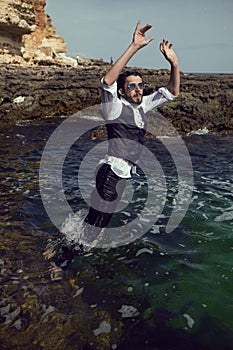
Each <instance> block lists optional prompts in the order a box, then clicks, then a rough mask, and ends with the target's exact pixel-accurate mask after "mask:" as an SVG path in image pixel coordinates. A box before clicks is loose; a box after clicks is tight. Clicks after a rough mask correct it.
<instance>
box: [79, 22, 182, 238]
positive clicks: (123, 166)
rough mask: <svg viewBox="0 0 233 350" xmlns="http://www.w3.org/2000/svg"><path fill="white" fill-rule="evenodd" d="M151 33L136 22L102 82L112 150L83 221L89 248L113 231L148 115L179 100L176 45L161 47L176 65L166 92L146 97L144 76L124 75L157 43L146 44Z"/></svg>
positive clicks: (98, 174) (102, 165)
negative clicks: (146, 48) (126, 44)
mask: <svg viewBox="0 0 233 350" xmlns="http://www.w3.org/2000/svg"><path fill="white" fill-rule="evenodd" d="M151 27H152V26H151V25H150V24H147V25H145V26H144V27H143V28H140V21H138V22H137V26H136V29H135V31H134V35H133V40H132V42H131V44H130V45H129V47H128V48H127V49H126V51H125V52H124V53H123V54H122V55H121V56H120V58H119V59H118V60H117V61H116V62H115V63H114V64H113V65H112V67H111V68H110V70H109V71H108V72H107V74H106V75H105V77H104V78H103V79H102V103H101V112H102V116H103V118H104V119H105V121H106V128H107V132H108V139H109V147H108V155H107V156H106V157H105V159H104V160H103V161H101V162H100V165H99V167H98V168H97V170H96V189H95V190H94V191H93V193H92V195H91V206H90V209H89V213H88V215H87V216H86V218H85V221H84V222H85V224H84V237H83V240H84V242H85V243H87V244H91V243H92V242H93V241H94V240H95V239H96V237H97V236H98V235H99V233H100V232H101V230H102V229H103V228H104V227H106V226H107V225H108V223H109V221H110V220H111V217H112V215H113V213H114V211H115V209H116V207H117V205H118V203H119V200H120V199H121V196H122V192H123V190H124V187H125V185H126V180H127V179H129V178H130V177H131V173H132V169H133V167H134V164H136V162H137V160H138V158H139V156H140V152H141V145H142V143H143V137H144V134H145V128H146V118H145V114H146V113H147V112H148V111H150V110H152V109H153V108H156V107H160V106H161V105H162V104H164V103H166V102H168V101H170V100H173V99H174V97H176V96H178V95H179V87H180V73H179V65H178V59H177V56H176V54H175V52H174V51H173V48H172V44H170V45H168V41H167V40H166V39H163V41H162V42H161V43H160V51H161V53H162V54H163V55H164V57H165V59H166V60H167V61H168V62H169V63H170V65H171V70H170V79H169V81H168V84H167V86H166V87H162V88H160V89H159V90H158V91H155V92H154V93H153V94H151V95H148V96H143V89H144V83H143V81H142V76H141V74H140V73H138V72H129V71H126V72H123V73H122V71H123V70H124V68H125V66H126V64H127V63H128V62H129V60H130V59H131V58H132V57H133V56H134V55H135V54H136V52H138V51H139V50H140V49H142V48H143V47H144V46H146V45H148V44H149V43H150V42H151V41H152V40H154V37H149V38H148V39H146V38H145V34H146V32H147V31H148V30H149V29H150V28H151ZM127 140H129V141H128V142H127ZM130 141H131V142H130ZM132 142H134V143H133V144H132ZM119 185H120V186H119Z"/></svg>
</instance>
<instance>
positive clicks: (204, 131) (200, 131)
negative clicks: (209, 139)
mask: <svg viewBox="0 0 233 350" xmlns="http://www.w3.org/2000/svg"><path fill="white" fill-rule="evenodd" d="M207 134H209V130H208V129H207V127H206V126H205V127H204V128H203V129H198V130H193V131H190V132H188V133H187V135H188V136H191V135H207Z"/></svg>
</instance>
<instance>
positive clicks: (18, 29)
mask: <svg viewBox="0 0 233 350" xmlns="http://www.w3.org/2000/svg"><path fill="white" fill-rule="evenodd" d="M45 5H46V0H24V1H22V0H1V3H0V63H15V64H20V65H26V64H29V65H34V64H59V65H69V66H74V67H76V66H77V60H74V59H71V58H69V57H66V56H65V53H66V52H67V47H66V43H65V41H64V39H63V38H62V37H60V36H58V35H56V29H55V28H54V26H53V25H52V22H51V18H50V17H49V16H48V15H47V14H46V13H45V11H44V7H45ZM61 54H62V55H61Z"/></svg>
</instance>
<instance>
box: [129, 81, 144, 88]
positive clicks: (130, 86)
mask: <svg viewBox="0 0 233 350" xmlns="http://www.w3.org/2000/svg"><path fill="white" fill-rule="evenodd" d="M136 86H137V87H139V89H144V87H145V83H144V82H143V81H142V82H141V83H138V84H136V83H131V84H129V85H128V86H127V87H128V89H129V90H134V89H136Z"/></svg>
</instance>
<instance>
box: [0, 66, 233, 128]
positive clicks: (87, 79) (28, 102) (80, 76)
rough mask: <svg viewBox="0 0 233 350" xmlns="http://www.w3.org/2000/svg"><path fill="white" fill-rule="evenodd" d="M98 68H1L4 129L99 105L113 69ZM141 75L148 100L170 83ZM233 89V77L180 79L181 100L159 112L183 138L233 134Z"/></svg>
mask: <svg viewBox="0 0 233 350" xmlns="http://www.w3.org/2000/svg"><path fill="white" fill-rule="evenodd" d="M100 63H101V62H99V61H96V64H95V63H94V61H93V62H92V65H89V66H78V67H77V68H72V67H64V66H63V67H61V66H60V67H59V66H54V65H52V66H35V67H23V66H18V65H0V75H1V79H0V127H4V126H9V125H12V124H15V123H16V122H18V121H21V120H25V119H36V118H46V117H50V116H55V115H57V116H61V115H71V114H74V113H76V112H78V111H80V110H82V109H84V108H86V107H89V106H95V105H98V104H99V103H100V100H101V91H100V79H101V78H102V76H103V75H104V74H105V72H106V71H107V70H108V69H109V67H110V66H109V64H104V63H103V62H102V63H101V64H100ZM130 69H135V68H130ZM138 70H139V71H140V72H141V73H142V74H143V77H144V80H145V82H146V89H145V94H147V93H150V92H152V91H153V90H154V89H157V88H159V87H161V86H164V85H166V84H167V82H168V79H169V71H167V70H159V71H158V70H150V69H141V68H139V69H138ZM232 87H233V75H232V74H228V75H220V74H219V75H210V74H206V75H205V74H201V75H198V74H182V75H181V94H180V96H179V97H178V98H176V99H175V100H174V101H173V102H171V103H169V104H166V105H164V106H162V107H161V108H160V109H159V110H158V112H159V113H160V114H161V115H162V116H164V117H166V118H167V119H168V121H170V122H171V123H172V124H173V126H174V127H175V128H176V130H177V131H178V132H180V133H188V132H191V131H194V130H198V129H203V128H206V129H208V130H209V131H211V132H218V133H232V131H233V119H232V115H233V112H232V111H233V108H232V107H233V89H232ZM96 111H98V106H97V107H96Z"/></svg>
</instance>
